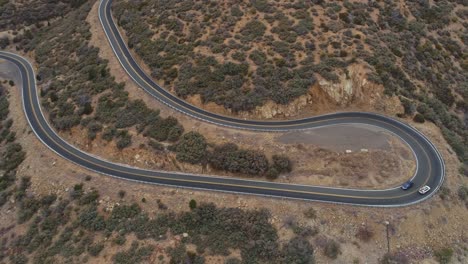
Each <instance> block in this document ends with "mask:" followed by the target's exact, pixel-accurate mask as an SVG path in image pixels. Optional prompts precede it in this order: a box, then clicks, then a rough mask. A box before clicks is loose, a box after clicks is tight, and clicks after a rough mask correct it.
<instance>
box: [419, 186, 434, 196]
mask: <svg viewBox="0 0 468 264" xmlns="http://www.w3.org/2000/svg"><path fill="white" fill-rule="evenodd" d="M430 190H431V187H429V186H427V185H426V186H423V187H421V189H419V193H420V194H426V193H427V192H428V191H430Z"/></svg>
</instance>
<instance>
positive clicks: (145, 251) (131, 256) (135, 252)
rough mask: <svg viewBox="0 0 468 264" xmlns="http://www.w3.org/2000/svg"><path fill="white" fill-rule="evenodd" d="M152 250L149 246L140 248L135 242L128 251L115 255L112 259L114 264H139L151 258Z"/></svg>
mask: <svg viewBox="0 0 468 264" xmlns="http://www.w3.org/2000/svg"><path fill="white" fill-rule="evenodd" d="M153 250H154V249H153V247H151V246H145V247H140V246H139V244H138V242H136V241H135V242H133V243H132V246H131V247H130V249H129V250H127V251H122V252H119V253H117V254H115V255H114V256H113V257H112V259H113V261H114V263H115V264H134V263H140V262H142V261H144V260H146V259H147V258H148V257H149V256H151V253H152V252H153Z"/></svg>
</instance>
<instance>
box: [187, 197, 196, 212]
mask: <svg viewBox="0 0 468 264" xmlns="http://www.w3.org/2000/svg"><path fill="white" fill-rule="evenodd" d="M189 207H190V210H193V209H195V208H197V201H195V200H194V199H192V200H190V202H189Z"/></svg>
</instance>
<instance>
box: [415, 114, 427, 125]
mask: <svg viewBox="0 0 468 264" xmlns="http://www.w3.org/2000/svg"><path fill="white" fill-rule="evenodd" d="M413 121H414V122H416V123H424V121H425V119H424V116H423V115H421V114H420V113H416V115H414V117H413Z"/></svg>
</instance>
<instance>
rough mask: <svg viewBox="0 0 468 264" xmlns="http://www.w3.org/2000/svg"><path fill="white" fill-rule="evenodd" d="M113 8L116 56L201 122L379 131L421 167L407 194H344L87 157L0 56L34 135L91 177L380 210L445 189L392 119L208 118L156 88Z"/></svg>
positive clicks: (422, 146)
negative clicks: (422, 190) (17, 83)
mask: <svg viewBox="0 0 468 264" xmlns="http://www.w3.org/2000/svg"><path fill="white" fill-rule="evenodd" d="M110 3H111V0H102V1H101V3H100V7H99V18H100V20H101V23H102V26H103V28H104V31H105V32H106V35H107V36H108V39H109V42H110V44H111V46H112V48H113V49H114V52H115V54H116V56H117V57H118V59H119V61H120V62H121V64H122V66H123V67H124V69H125V70H126V71H127V73H128V74H129V75H130V76H131V78H132V79H133V80H134V81H135V82H136V83H137V84H139V85H140V86H141V87H142V88H143V89H144V90H145V91H147V92H148V93H150V94H151V95H153V96H154V97H156V98H157V99H158V100H160V101H162V102H163V103H165V104H167V105H169V106H171V107H173V108H174V109H177V110H179V111H181V112H183V113H185V114H188V115H190V116H193V117H195V118H198V119H200V120H203V121H206V122H211V123H215V124H218V125H222V126H230V127H235V128H239V129H249V130H260V131H289V130H299V129H311V128H316V127H320V126H328V125H337V124H350V123H353V124H366V125H372V126H377V127H380V128H382V129H385V130H387V131H389V132H390V133H393V134H395V135H397V136H398V137H400V138H401V139H402V140H403V141H404V142H406V144H408V146H409V147H410V148H411V150H412V151H413V154H414V155H415V158H416V162H417V170H416V172H415V175H414V176H413V182H414V183H415V184H414V187H413V188H412V189H410V190H408V191H403V190H401V189H400V188H399V187H395V188H391V189H386V190H359V189H344V188H331V187H319V186H308V185H298V184H284V183H275V182H266V181H253V180H245V179H236V178H227V177H226V178H223V177H212V176H204V175H195V174H188V173H177V172H165V171H150V170H144V169H139V168H134V167H129V166H126V165H122V164H116V163H112V162H110V161H106V160H103V159H101V158H99V157H96V156H93V155H90V154H88V153H85V152H83V151H81V150H79V149H77V148H75V147H73V146H72V145H70V144H68V143H67V142H66V141H64V140H63V139H62V138H60V136H59V135H57V133H56V132H55V131H54V129H53V128H52V127H51V126H50V125H49V124H48V122H47V119H46V118H45V117H44V115H43V113H42V110H41V107H40V100H39V97H38V93H37V87H36V82H35V73H34V70H33V68H32V66H31V64H30V63H29V62H28V61H27V60H26V59H24V58H23V57H21V56H19V55H16V54H13V53H8V52H3V51H0V59H5V60H7V61H10V62H11V63H13V64H14V65H16V67H17V68H18V70H19V72H20V74H21V80H22V98H23V108H24V112H25V115H26V118H27V120H28V122H29V124H30V126H31V128H32V130H33V131H34V133H35V134H36V136H37V137H38V138H39V139H40V140H41V141H42V142H43V143H44V144H45V145H46V146H48V147H49V148H50V149H51V150H53V151H54V152H56V153H57V154H58V155H60V156H62V157H63V158H65V159H68V160H70V161H72V162H74V163H76V164H78V165H80V166H83V167H85V168H87V169H90V170H92V171H95V172H98V173H101V174H106V175H109V176H113V177H117V178H123V179H127V180H132V181H139V182H145V183H153V184H160V185H170V186H178V187H186V188H195V189H204V190H212V191H224V192H235V193H244V194H254V195H262V196H274V197H283V198H292V199H304V200H314V201H323V202H331V203H344V204H354V205H365V206H378V207H396V206H404V205H410V204H414V203H417V202H421V201H423V200H425V199H427V198H429V197H430V196H432V195H433V194H434V193H435V192H436V191H437V190H438V189H439V187H440V186H441V184H442V182H443V180H444V176H445V166H444V162H443V159H442V157H441V155H440V154H439V152H438V151H437V149H436V148H435V146H434V145H433V144H432V143H431V142H430V141H429V140H428V139H427V138H426V137H425V136H424V135H423V134H421V133H420V132H419V131H417V130H416V129H414V128H412V127H411V126H409V125H407V124H404V123H402V122H399V121H397V120H395V119H392V118H389V117H385V116H382V115H379V114H372V113H363V112H343V113H334V114H329V115H322V116H316V117H311V118H306V119H299V120H287V121H271V122H270V121H256V120H241V119H236V118H232V117H226V116H221V115H217V114H214V113H210V112H206V111H204V110H202V109H199V108H196V107H194V106H192V105H190V104H188V103H186V102H185V101H183V100H180V99H179V98H177V97H175V96H173V95H172V94H170V93H168V92H167V91H166V90H164V89H163V88H161V87H159V86H158V85H157V84H155V83H154V82H153V81H152V80H151V79H150V78H149V77H148V76H147V75H146V74H145V73H144V72H143V71H142V70H141V68H140V67H139V66H138V64H137V63H136V62H135V60H134V59H133V58H132V56H131V55H130V52H129V51H128V48H127V47H126V45H125V43H124V41H123V40H122V37H121V36H120V34H119V32H118V30H117V27H116V26H115V24H114V21H113V19H112V16H111V14H110ZM424 185H429V186H430V187H431V191H430V192H429V193H427V194H426V195H420V194H418V193H417V190H418V188H419V187H421V186H424Z"/></svg>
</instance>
